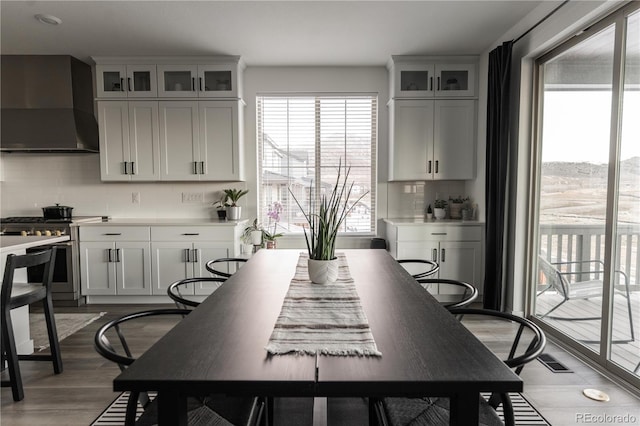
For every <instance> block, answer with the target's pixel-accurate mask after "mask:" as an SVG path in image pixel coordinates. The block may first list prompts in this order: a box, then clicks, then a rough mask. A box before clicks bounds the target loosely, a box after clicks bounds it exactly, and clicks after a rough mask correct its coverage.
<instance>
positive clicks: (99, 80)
mask: <svg viewBox="0 0 640 426" xmlns="http://www.w3.org/2000/svg"><path fill="white" fill-rule="evenodd" d="M126 73H127V71H126V66H125V65H96V86H97V89H98V90H97V95H98V97H99V98H126V97H127V91H126V82H125V78H126Z"/></svg>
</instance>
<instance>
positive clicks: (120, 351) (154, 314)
mask: <svg viewBox="0 0 640 426" xmlns="http://www.w3.org/2000/svg"><path fill="white" fill-rule="evenodd" d="M190 312H191V311H190V310H188V309H153V310H147V311H141V312H134V313H131V314H127V315H124V316H121V317H119V318H116V319H114V320H111V321H109V322H107V323H106V324H104V325H102V326H101V327H100V328H99V329H98V331H97V332H96V334H95V337H94V346H95V349H96V351H97V352H98V353H99V354H100V355H101V356H103V357H104V358H106V359H107V360H109V361H112V362H115V363H116V364H117V365H118V367H119V368H120V370H121V371H124V370H126V369H127V367H128V366H130V365H131V364H133V362H134V361H135V360H136V358H135V356H134V355H133V351H132V349H131V345H130V343H129V342H128V341H127V338H126V334H129V335H131V334H132V333H134V332H135V330H136V328H137V330H138V331H140V328H138V327H140V326H141V325H140V324H138V326H137V327H136V326H135V323H136V322H143V321H144V320H148V319H150V318H153V321H156V320H159V319H160V318H158V317H165V318H166V317H171V316H173V317H174V318H177V319H182V318H183V317H184V316H185V315H188V314H189V313H190ZM134 340H135V336H134V337H133V339H131V341H134ZM168 368H169V367H168ZM138 404H139V405H140V406H141V407H142V408H143V412H142V414H141V415H140V417H139V418H138V419H136V411H137V408H138ZM263 409H264V403H263V401H262V400H261V399H258V398H256V397H227V396H222V395H209V396H206V397H189V398H187V418H188V424H189V425H190V426H194V425H196V426H199V425H202V426H204V425H212V424H214V425H218V424H220V425H222V424H225V425H228V424H231V425H235V426H241V425H242V426H245V425H246V426H254V425H258V424H259V423H260V421H261V419H262V413H263ZM157 423H158V408H157V404H156V399H153V400H152V399H151V398H150V396H149V394H148V393H147V392H137V391H136V392H130V394H129V399H128V401H127V408H126V414H125V426H132V425H136V426H150V425H155V424H157Z"/></svg>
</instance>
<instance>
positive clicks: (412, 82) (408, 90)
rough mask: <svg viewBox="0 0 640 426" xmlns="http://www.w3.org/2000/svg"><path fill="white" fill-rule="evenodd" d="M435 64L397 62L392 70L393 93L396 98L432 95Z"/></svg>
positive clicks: (427, 96)
mask: <svg viewBox="0 0 640 426" xmlns="http://www.w3.org/2000/svg"><path fill="white" fill-rule="evenodd" d="M434 70H435V66H434V64H431V63H424V64H398V65H396V68H395V72H394V86H395V87H394V93H395V97H396V98H429V97H433V93H434V88H435V86H434V85H435V81H434V77H435V76H434Z"/></svg>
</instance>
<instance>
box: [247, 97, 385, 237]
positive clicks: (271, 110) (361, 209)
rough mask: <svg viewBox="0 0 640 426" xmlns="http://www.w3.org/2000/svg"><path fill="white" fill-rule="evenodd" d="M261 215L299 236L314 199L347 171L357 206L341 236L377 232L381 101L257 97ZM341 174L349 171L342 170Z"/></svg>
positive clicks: (263, 220) (272, 226)
mask: <svg viewBox="0 0 640 426" xmlns="http://www.w3.org/2000/svg"><path fill="white" fill-rule="evenodd" d="M257 109H258V112H257V121H258V123H257V132H258V135H257V139H258V167H259V170H258V175H259V180H260V181H259V185H258V190H259V198H258V199H259V205H258V218H259V221H261V223H262V224H263V225H264V226H265V227H267V230H268V231H269V232H271V233H273V232H276V233H297V232H302V230H303V227H304V226H305V225H306V221H305V219H304V216H303V215H302V212H301V211H300V208H299V207H298V206H297V205H296V203H295V201H294V200H293V198H292V197H291V194H290V193H289V189H291V191H292V192H293V193H294V194H295V196H296V199H297V200H298V201H299V202H300V203H301V204H302V206H303V208H305V210H306V209H307V205H308V203H309V196H310V194H311V195H312V196H314V197H315V196H317V195H318V194H322V193H324V192H326V191H330V190H331V188H332V187H333V185H334V184H335V180H336V176H337V172H338V166H339V164H342V166H343V167H344V166H345V165H346V166H347V167H348V168H350V174H349V182H353V183H354V186H353V191H352V194H351V196H352V198H353V200H354V201H355V200H357V199H358V198H360V196H361V195H362V194H363V193H367V195H366V196H365V197H364V198H362V200H360V202H358V204H357V205H355V206H354V207H353V210H352V211H351V213H350V214H349V215H348V217H347V219H346V220H345V223H344V225H343V227H344V229H343V232H344V233H349V234H355V233H372V232H374V231H375V219H376V218H375V200H376V197H375V195H376V191H375V190H376V186H375V183H376V169H375V164H376V145H377V136H376V135H377V112H378V111H377V98H376V97H375V96H364V95H363V96H324V95H323V96H261V97H258V99H257ZM343 172H344V170H343Z"/></svg>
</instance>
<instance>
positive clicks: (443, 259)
mask: <svg viewBox="0 0 640 426" xmlns="http://www.w3.org/2000/svg"><path fill="white" fill-rule="evenodd" d="M444 253H445V252H444V249H442V260H440V261H441V262H444V261H445V258H444Z"/></svg>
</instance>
